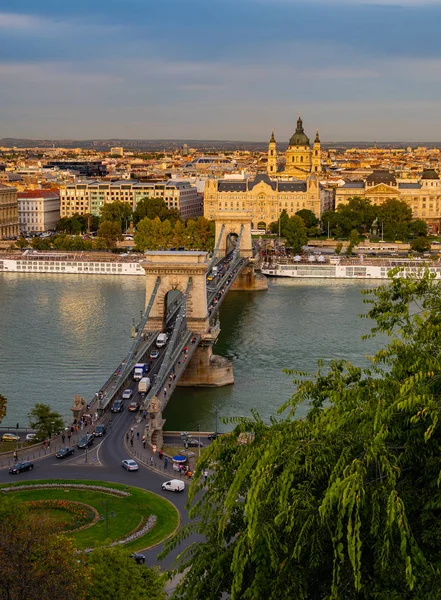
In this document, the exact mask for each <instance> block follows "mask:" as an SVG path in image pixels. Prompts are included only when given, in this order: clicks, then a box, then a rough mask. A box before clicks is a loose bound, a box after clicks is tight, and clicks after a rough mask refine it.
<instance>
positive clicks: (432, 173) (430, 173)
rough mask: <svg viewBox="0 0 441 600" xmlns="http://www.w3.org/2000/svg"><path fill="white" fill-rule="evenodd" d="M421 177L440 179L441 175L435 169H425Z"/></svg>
mask: <svg viewBox="0 0 441 600" xmlns="http://www.w3.org/2000/svg"><path fill="white" fill-rule="evenodd" d="M421 179H439V175H438V173H437V172H436V171H435V170H434V169H424V171H423V174H422V175H421Z"/></svg>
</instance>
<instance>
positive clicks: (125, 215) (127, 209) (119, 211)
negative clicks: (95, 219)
mask: <svg viewBox="0 0 441 600" xmlns="http://www.w3.org/2000/svg"><path fill="white" fill-rule="evenodd" d="M132 218H133V215H132V205H131V204H129V203H128V202H121V201H120V200H116V201H115V202H108V203H107V204H104V206H102V207H101V224H103V223H106V222H112V223H116V224H117V225H119V232H120V233H121V231H122V229H123V227H125V224H126V222H127V223H128V222H129V221H131V220H132ZM98 232H99V230H98ZM98 234H99V233H98Z"/></svg>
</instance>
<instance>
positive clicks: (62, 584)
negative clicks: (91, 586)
mask: <svg viewBox="0 0 441 600" xmlns="http://www.w3.org/2000/svg"><path fill="white" fill-rule="evenodd" d="M88 581H89V577H88V570H87V568H86V567H85V566H84V565H83V563H82V562H79V561H78V555H77V553H76V550H75V548H74V547H73V545H72V542H71V541H70V540H69V539H68V538H67V537H65V536H62V535H57V534H54V533H53V527H52V523H51V521H50V520H48V519H45V518H44V517H41V516H39V518H38V519H37V518H32V515H31V514H30V513H29V512H27V511H26V510H25V509H24V508H23V507H22V506H19V507H17V506H15V504H14V502H13V500H10V499H9V498H5V497H4V496H3V497H2V498H0V600H42V599H43V598H54V599H55V598H63V599H64V600H81V598H84V594H85V591H86V589H87V586H88Z"/></svg>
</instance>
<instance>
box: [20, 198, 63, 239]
mask: <svg viewBox="0 0 441 600" xmlns="http://www.w3.org/2000/svg"><path fill="white" fill-rule="evenodd" d="M17 196H18V220H19V224H20V231H21V232H22V233H29V232H40V231H48V230H49V229H55V226H56V224H57V223H58V221H59V220H60V196H59V194H58V193H57V192H53V191H52V190H27V191H25V192H18V195H17Z"/></svg>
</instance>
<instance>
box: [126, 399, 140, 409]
mask: <svg viewBox="0 0 441 600" xmlns="http://www.w3.org/2000/svg"><path fill="white" fill-rule="evenodd" d="M128 409H129V411H130V412H136V411H137V410H139V404H138V403H137V401H136V400H132V401H131V402H130V404H129V406H128Z"/></svg>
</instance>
